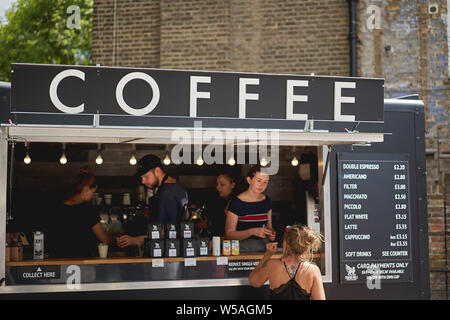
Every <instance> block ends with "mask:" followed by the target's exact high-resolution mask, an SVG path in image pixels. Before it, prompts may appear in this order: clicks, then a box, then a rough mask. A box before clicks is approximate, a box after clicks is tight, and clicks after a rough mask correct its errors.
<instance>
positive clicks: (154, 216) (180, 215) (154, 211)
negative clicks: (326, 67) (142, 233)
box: [149, 174, 187, 225]
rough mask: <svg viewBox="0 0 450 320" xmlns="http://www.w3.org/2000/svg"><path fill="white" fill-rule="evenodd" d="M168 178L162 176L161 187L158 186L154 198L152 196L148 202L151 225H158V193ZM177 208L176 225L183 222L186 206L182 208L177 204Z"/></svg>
mask: <svg viewBox="0 0 450 320" xmlns="http://www.w3.org/2000/svg"><path fill="white" fill-rule="evenodd" d="M168 178H169V176H168V175H167V174H166V175H165V176H164V178H163V179H162V181H161V185H160V186H159V188H158V191H157V192H156V194H155V196H153V197H152V198H150V200H149V206H150V208H149V209H150V216H151V218H150V219H151V222H153V223H160V219H159V212H158V208H159V199H160V193H161V190H162V188H163V186H164V184H165V183H166V181H167V179H168ZM177 207H178V210H177V211H178V212H177V220H176V224H177V225H178V224H179V223H180V222H182V221H184V220H185V217H184V215H185V213H186V210H187V206H182V205H181V204H180V203H177Z"/></svg>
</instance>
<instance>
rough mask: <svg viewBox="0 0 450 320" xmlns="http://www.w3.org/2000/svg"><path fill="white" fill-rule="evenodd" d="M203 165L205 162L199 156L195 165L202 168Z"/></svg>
mask: <svg viewBox="0 0 450 320" xmlns="http://www.w3.org/2000/svg"><path fill="white" fill-rule="evenodd" d="M203 163H205V161H203V159H202V156H199V157H198V158H197V165H198V166H202V165H203Z"/></svg>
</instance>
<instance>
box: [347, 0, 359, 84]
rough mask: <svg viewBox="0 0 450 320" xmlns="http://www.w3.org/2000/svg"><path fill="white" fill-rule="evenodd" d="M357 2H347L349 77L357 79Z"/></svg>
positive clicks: (353, 0)
mask: <svg viewBox="0 0 450 320" xmlns="http://www.w3.org/2000/svg"><path fill="white" fill-rule="evenodd" d="M357 1H358V0H348V2H349V5H350V33H349V35H348V36H349V40H350V76H351V77H357V76H358V73H357V70H356V39H357V33H356V2H357Z"/></svg>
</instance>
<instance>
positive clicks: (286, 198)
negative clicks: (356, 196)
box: [6, 142, 331, 284]
mask: <svg viewBox="0 0 450 320" xmlns="http://www.w3.org/2000/svg"><path fill="white" fill-rule="evenodd" d="M10 148H11V147H10ZM172 148H173V145H168V144H140V143H136V144H132V143H64V144H62V143H54V142H31V143H30V142H28V143H26V144H25V143H21V142H17V143H16V145H15V152H14V153H15V154H14V165H13V176H12V189H11V190H10V191H11V211H10V214H11V217H12V219H11V220H9V221H8V223H7V243H8V246H9V247H11V248H12V247H15V246H16V245H17V244H18V243H19V242H21V243H22V247H23V257H22V258H21V259H22V261H30V260H33V232H34V231H37V230H39V231H42V232H43V233H44V238H45V241H44V244H45V247H44V252H45V254H44V260H46V259H50V260H51V259H56V257H52V248H51V246H52V245H53V244H52V239H51V238H50V234H51V233H49V232H48V230H47V228H48V227H49V226H55V225H58V226H59V227H60V228H61V229H63V230H69V229H70V228H71V226H72V225H73V223H72V222H73V221H74V220H76V219H77V217H76V216H73V217H72V218H71V219H73V220H72V221H70V219H69V221H67V220H63V219H61V220H59V219H58V217H57V215H55V212H53V211H52V210H51V204H52V203H55V201H59V200H60V199H62V198H63V197H64V194H65V190H67V188H68V187H69V185H70V182H71V179H72V177H73V176H74V174H75V172H76V171H77V170H78V169H79V168H80V167H83V166H89V167H90V168H91V169H92V171H93V172H94V174H95V177H96V181H97V184H98V188H97V190H96V191H95V194H94V196H93V197H92V200H91V201H90V202H91V204H92V206H94V207H95V208H96V210H97V212H98V218H99V221H100V222H101V225H102V227H103V229H104V230H105V232H107V233H108V235H110V236H112V237H117V236H119V235H121V234H130V235H138V234H142V233H144V234H146V233H148V232H149V231H148V230H149V229H148V225H149V224H152V223H154V219H153V217H152V212H151V211H150V210H149V205H150V203H151V200H152V197H154V196H155V191H156V190H152V189H149V188H147V187H145V186H143V185H142V184H141V181H140V178H139V177H136V176H135V173H136V165H135V163H136V162H135V160H139V159H140V158H142V157H143V156H144V155H146V154H155V155H157V156H158V157H159V158H160V159H161V160H162V162H163V164H164V170H165V172H166V173H167V174H168V175H169V176H172V177H174V178H176V179H177V180H178V181H180V182H181V184H182V185H183V186H184V187H185V188H186V190H187V193H188V197H189V200H188V209H189V218H188V221H190V222H192V223H193V225H194V230H193V233H194V235H193V237H195V238H203V239H204V238H208V239H211V238H212V237H213V236H214V235H221V236H222V238H223V226H224V223H225V219H226V216H225V212H226V211H225V212H224V211H221V210H220V209H218V206H216V205H215V204H216V203H215V199H217V200H220V196H219V194H218V183H219V182H218V177H219V176H220V175H221V174H224V173H228V174H230V175H233V176H234V177H235V178H236V180H235V181H236V188H235V189H236V190H235V191H234V192H235V194H236V195H237V194H239V193H240V192H242V191H244V190H246V188H247V186H248V185H247V184H246V181H245V177H246V175H247V173H248V171H249V169H250V168H251V167H252V166H253V165H254V164H248V163H245V164H241V163H239V162H238V161H237V160H238V155H237V154H235V156H234V160H235V162H233V161H232V159H226V160H228V161H226V162H225V161H224V162H225V163H224V164H209V165H208V164H206V163H204V162H203V163H201V162H200V161H199V159H197V158H195V157H194V156H193V155H192V156H191V163H190V164H175V163H174V161H173V159H172V158H171V151H172ZM235 151H236V150H235ZM249 151H250V149H249V148H247V149H246V155H245V157H246V159H247V161H248V159H250V158H251V154H249ZM278 151H279V168H278V171H277V173H276V174H272V175H270V179H269V183H268V186H267V188H266V190H265V191H264V192H263V193H264V194H265V195H267V196H268V197H269V198H270V199H271V200H272V224H273V228H274V230H275V231H276V239H275V241H277V242H278V243H279V247H281V242H282V236H283V232H284V230H285V228H286V227H288V226H292V225H294V224H302V225H307V226H309V227H310V228H311V229H313V230H314V231H315V232H317V233H321V234H322V235H323V236H324V238H325V239H326V241H325V243H323V244H322V247H321V248H320V249H319V251H318V252H315V253H314V259H313V261H314V263H316V264H317V265H318V266H319V267H320V269H321V271H322V275H323V276H324V280H326V279H327V277H326V275H327V270H328V269H327V268H326V262H327V261H328V262H329V263H330V264H331V261H330V260H331V258H328V257H327V256H326V254H325V253H326V248H327V243H326V242H327V241H328V240H327V239H328V238H329V234H326V233H327V229H326V223H325V221H324V219H327V215H326V214H324V212H325V210H327V209H328V210H329V207H328V208H327V204H326V201H324V199H327V198H328V197H329V194H327V193H326V191H325V192H324V188H326V185H327V184H326V183H325V184H323V185H322V178H323V170H324V166H325V160H324V154H325V157H326V151H327V148H326V147H322V146H311V145H308V146H301V145H299V146H295V147H293V146H280V147H279V150H278ZM28 158H30V159H31V161H28ZM24 159H26V160H27V161H24ZM61 159H62V160H61ZM99 159H101V160H99ZM257 159H258V163H259V164H261V160H262V161H264V159H262V158H258V157H257ZM27 162H28V163H27ZM261 165H263V164H261ZM328 206H329V204H328ZM218 230H219V231H218ZM328 230H329V229H328ZM221 231H222V233H221ZM328 232H329V231H328ZM47 235H48V236H47ZM68 241H73V239H68ZM209 250H210V253H209V255H210V256H212V253H211V250H212V248H211V247H210V248H209ZM258 254H259V255H258V257H260V256H261V255H262V254H263V252H259V253H258ZM241 255H242V257H243V258H245V257H246V256H243V254H242V253H241ZM279 255H280V256H279V257H281V249H280V252H279ZM96 257H98V255H97V253H96V252H93V254H92V257H90V258H96ZM125 257H128V258H129V257H134V258H142V259H145V258H150V256H148V255H147V254H146V252H145V249H144V248H143V247H142V246H141V247H139V246H131V247H127V248H118V247H114V246H110V249H109V252H108V258H113V259H114V258H116V259H119V258H125ZM67 258H70V257H69V256H68V257H67ZM164 258H166V257H164ZM177 258H178V259H182V258H183V255H182V254H179V255H178V256H177ZM14 260H18V258H16V257H14ZM169 260H170V258H169ZM254 261H255V262H256V261H258V259H256V258H255V260H254ZM19 265H20V261H13V260H12V259H11V257H10V258H9V261H7V262H6V267H8V266H19ZM329 272H331V271H329ZM242 275H243V273H237V274H236V276H238V277H242ZM230 277H233V273H231V272H230V273H228V274H226V273H224V274H223V278H230ZM168 279H170V277H169V278H168ZM168 279H166V280H168ZM189 279H196V277H195V276H189ZM10 284H14V281H13V283H10Z"/></svg>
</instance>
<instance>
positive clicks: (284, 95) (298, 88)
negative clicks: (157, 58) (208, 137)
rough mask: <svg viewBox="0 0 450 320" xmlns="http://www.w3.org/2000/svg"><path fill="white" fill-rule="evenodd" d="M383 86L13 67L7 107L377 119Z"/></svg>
mask: <svg viewBox="0 0 450 320" xmlns="http://www.w3.org/2000/svg"><path fill="white" fill-rule="evenodd" d="M383 87H384V80H383V79H369V78H348V77H327V76H302V75H278V74H256V73H232V72H209V71H184V70H183V71H182V70H162V69H136V68H118V67H115V68H112V67H93V66H62V65H38V64H13V65H12V85H11V91H12V100H11V112H12V113H60V114H100V115H129V116H137V117H187V118H231V119H273V120H291V121H305V120H308V119H309V120H311V119H313V120H324V121H341V122H353V121H368V122H381V121H383V113H384V112H383V111H384V110H383V102H384V100H383V99H384V88H383ZM281 128H282V127H281Z"/></svg>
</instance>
